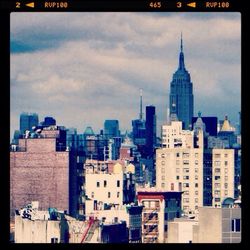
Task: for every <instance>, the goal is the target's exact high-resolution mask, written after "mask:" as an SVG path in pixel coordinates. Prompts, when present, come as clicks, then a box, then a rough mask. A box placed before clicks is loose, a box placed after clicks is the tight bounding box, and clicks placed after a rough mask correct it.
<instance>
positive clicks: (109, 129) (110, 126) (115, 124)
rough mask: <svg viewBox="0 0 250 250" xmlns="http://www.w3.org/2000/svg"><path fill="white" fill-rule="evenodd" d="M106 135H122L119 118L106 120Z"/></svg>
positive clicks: (111, 136)
mask: <svg viewBox="0 0 250 250" xmlns="http://www.w3.org/2000/svg"><path fill="white" fill-rule="evenodd" d="M104 135H105V136H106V137H107V139H110V138H113V137H117V136H120V130H119V121H118V120H105V122H104Z"/></svg>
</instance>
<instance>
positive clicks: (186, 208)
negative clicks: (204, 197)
mask: <svg viewBox="0 0 250 250" xmlns="http://www.w3.org/2000/svg"><path fill="white" fill-rule="evenodd" d="M194 209H195V210H197V209H198V206H197V205H196V206H195V207H194ZM183 210H184V211H188V210H189V206H183Z"/></svg>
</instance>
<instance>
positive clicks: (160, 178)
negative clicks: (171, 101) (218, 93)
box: [156, 121, 203, 214]
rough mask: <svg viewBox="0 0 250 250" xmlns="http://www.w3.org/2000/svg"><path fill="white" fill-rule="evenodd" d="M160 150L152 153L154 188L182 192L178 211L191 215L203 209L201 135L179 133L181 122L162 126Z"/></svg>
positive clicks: (183, 131)
mask: <svg viewBox="0 0 250 250" xmlns="http://www.w3.org/2000/svg"><path fill="white" fill-rule="evenodd" d="M162 132H163V133H162V135H163V139H165V141H164V142H163V147H162V148H160V149H157V150H156V187H157V188H161V189H164V190H166V191H182V192H183V195H182V209H183V211H184V213H185V214H195V213H196V212H197V211H198V207H200V206H203V131H202V130H199V131H198V132H197V142H196V143H194V132H193V131H189V130H182V128H181V122H178V121H172V122H171V124H170V125H164V126H163V128H162ZM194 144H196V145H194Z"/></svg>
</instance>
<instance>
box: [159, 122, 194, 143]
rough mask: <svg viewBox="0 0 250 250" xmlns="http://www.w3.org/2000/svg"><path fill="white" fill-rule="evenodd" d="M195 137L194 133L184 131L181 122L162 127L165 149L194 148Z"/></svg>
mask: <svg viewBox="0 0 250 250" xmlns="http://www.w3.org/2000/svg"><path fill="white" fill-rule="evenodd" d="M193 137H194V133H193V131H190V130H182V122H181V121H172V122H171V124H169V125H163V126H162V147H163V148H193V144H194V143H193Z"/></svg>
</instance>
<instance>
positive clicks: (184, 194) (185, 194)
mask: <svg viewBox="0 0 250 250" xmlns="http://www.w3.org/2000/svg"><path fill="white" fill-rule="evenodd" d="M198 194H199V192H198V191H197V190H196V191H195V195H198ZM188 195H189V191H184V192H183V196H188Z"/></svg>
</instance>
